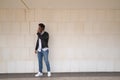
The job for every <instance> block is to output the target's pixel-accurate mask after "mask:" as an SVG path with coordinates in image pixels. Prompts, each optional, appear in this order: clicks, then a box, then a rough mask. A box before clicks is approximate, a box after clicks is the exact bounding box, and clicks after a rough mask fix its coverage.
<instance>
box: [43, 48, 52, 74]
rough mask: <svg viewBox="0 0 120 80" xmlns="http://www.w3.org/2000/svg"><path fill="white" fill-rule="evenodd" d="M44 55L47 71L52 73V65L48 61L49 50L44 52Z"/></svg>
mask: <svg viewBox="0 0 120 80" xmlns="http://www.w3.org/2000/svg"><path fill="white" fill-rule="evenodd" d="M42 53H43V56H44V61H45V64H46V67H47V71H48V72H50V64H49V60H48V54H49V50H46V51H43V50H42Z"/></svg>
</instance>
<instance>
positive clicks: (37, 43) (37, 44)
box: [35, 39, 39, 50]
mask: <svg viewBox="0 0 120 80" xmlns="http://www.w3.org/2000/svg"><path fill="white" fill-rule="evenodd" d="M38 46H39V39H37V42H36V47H35V50H37V49H38Z"/></svg>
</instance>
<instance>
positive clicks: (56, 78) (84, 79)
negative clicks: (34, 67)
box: [0, 73, 120, 80]
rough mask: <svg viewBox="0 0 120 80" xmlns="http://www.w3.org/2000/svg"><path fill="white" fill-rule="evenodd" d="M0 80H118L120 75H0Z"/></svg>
mask: <svg viewBox="0 0 120 80" xmlns="http://www.w3.org/2000/svg"><path fill="white" fill-rule="evenodd" d="M0 80H120V73H54V74H53V76H52V77H50V78H48V77H47V76H46V74H44V76H43V77H38V78H35V77H34V74H0Z"/></svg>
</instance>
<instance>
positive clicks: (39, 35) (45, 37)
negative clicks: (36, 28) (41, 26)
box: [37, 33, 49, 40]
mask: <svg viewBox="0 0 120 80" xmlns="http://www.w3.org/2000/svg"><path fill="white" fill-rule="evenodd" d="M37 35H38V38H40V39H42V40H45V39H49V34H48V33H45V36H43V37H42V35H41V34H40V33H37Z"/></svg>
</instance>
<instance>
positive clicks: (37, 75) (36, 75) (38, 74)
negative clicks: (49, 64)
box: [35, 72, 43, 77]
mask: <svg viewBox="0 0 120 80" xmlns="http://www.w3.org/2000/svg"><path fill="white" fill-rule="evenodd" d="M39 76H43V73H41V72H38V73H37V74H35V77H39Z"/></svg>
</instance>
